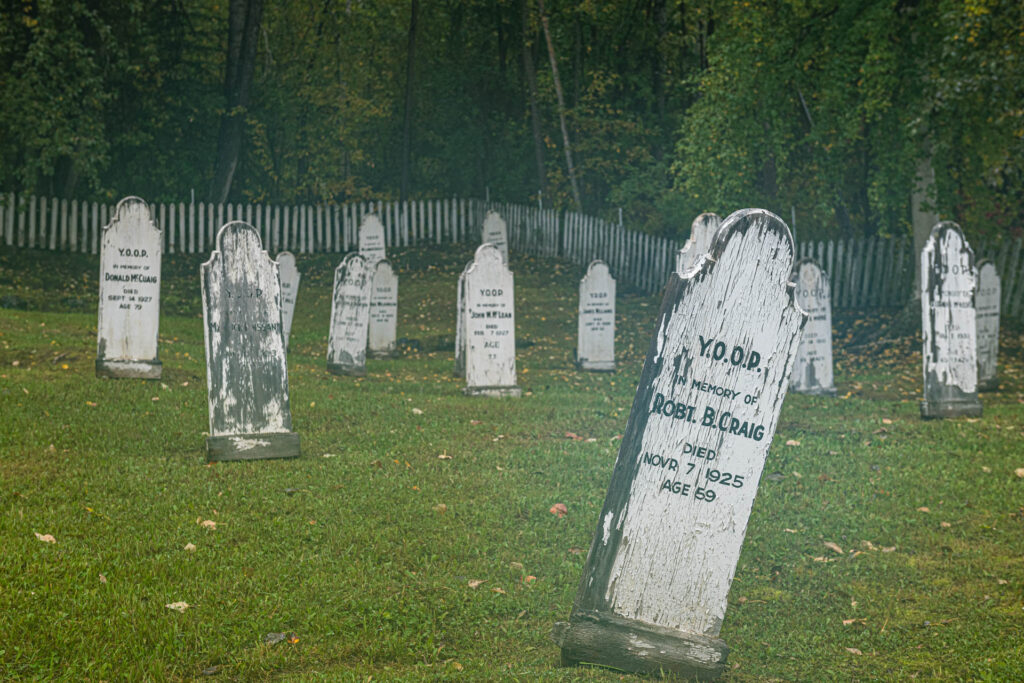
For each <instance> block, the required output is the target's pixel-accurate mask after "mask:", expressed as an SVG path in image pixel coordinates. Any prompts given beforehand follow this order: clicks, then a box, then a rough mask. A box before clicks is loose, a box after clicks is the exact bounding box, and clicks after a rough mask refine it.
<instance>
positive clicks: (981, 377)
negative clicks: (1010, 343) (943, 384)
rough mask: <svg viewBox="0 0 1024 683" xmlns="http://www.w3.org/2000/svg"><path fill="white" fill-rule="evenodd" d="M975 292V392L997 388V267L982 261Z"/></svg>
mask: <svg viewBox="0 0 1024 683" xmlns="http://www.w3.org/2000/svg"><path fill="white" fill-rule="evenodd" d="M977 283H978V284H977V287H978V288H977V290H976V291H975V293H974V304H975V314H976V319H977V330H978V389H980V390H982V391H994V390H995V389H998V388H999V378H998V372H997V365H998V363H997V360H998V357H999V297H1000V296H1001V294H1002V286H1001V284H1000V281H999V273H997V272H996V264H994V263H992V262H991V261H989V260H987V259H986V260H984V261H982V262H980V263H979V264H978V273H977Z"/></svg>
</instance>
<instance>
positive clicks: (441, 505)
mask: <svg viewBox="0 0 1024 683" xmlns="http://www.w3.org/2000/svg"><path fill="white" fill-rule="evenodd" d="M434 510H436V511H437V512H439V513H440V514H442V515H443V514H444V513H446V512H448V506H447V505H445V504H444V503H438V504H437V505H435V506H434Z"/></svg>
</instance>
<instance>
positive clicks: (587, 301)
mask: <svg viewBox="0 0 1024 683" xmlns="http://www.w3.org/2000/svg"><path fill="white" fill-rule="evenodd" d="M576 337H577V341H576V363H577V365H579V367H580V369H582V370H594V371H597V372H612V371H613V370H615V278H613V277H612V274H611V271H609V270H608V264H607V263H605V262H604V261H600V260H596V261H592V262H591V263H590V265H589V266H587V274H586V275H584V276H583V279H582V280H581V281H580V301H579V318H578V322H577V328H576Z"/></svg>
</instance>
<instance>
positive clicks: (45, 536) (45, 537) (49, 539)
mask: <svg viewBox="0 0 1024 683" xmlns="http://www.w3.org/2000/svg"><path fill="white" fill-rule="evenodd" d="M32 533H34V534H35V535H36V538H38V539H39V540H40V541H42V542H43V543H56V542H57V539H56V538H54V537H53V535H52V534H40V533H37V532H32Z"/></svg>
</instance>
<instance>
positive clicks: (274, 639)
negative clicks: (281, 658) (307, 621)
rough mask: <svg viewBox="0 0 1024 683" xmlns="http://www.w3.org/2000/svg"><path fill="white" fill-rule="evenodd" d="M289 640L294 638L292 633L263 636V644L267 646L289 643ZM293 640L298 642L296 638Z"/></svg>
mask: <svg viewBox="0 0 1024 683" xmlns="http://www.w3.org/2000/svg"><path fill="white" fill-rule="evenodd" d="M291 638H295V634H294V633H268V634H267V635H265V636H263V642H264V643H266V644H267V645H277V644H278V643H283V642H284V641H286V640H289V641H290V640H291ZM295 640H296V642H298V638H296V639H295Z"/></svg>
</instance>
